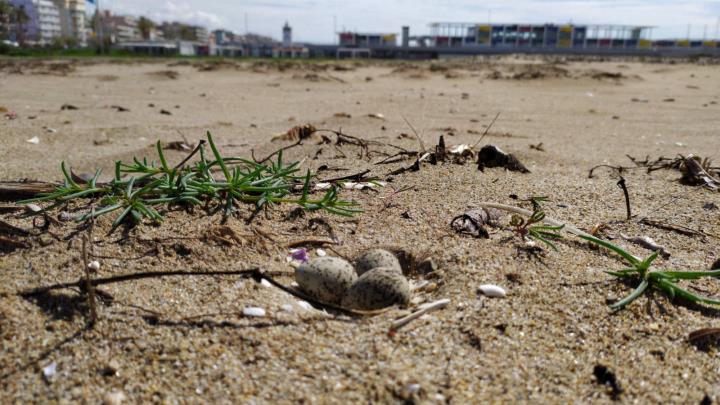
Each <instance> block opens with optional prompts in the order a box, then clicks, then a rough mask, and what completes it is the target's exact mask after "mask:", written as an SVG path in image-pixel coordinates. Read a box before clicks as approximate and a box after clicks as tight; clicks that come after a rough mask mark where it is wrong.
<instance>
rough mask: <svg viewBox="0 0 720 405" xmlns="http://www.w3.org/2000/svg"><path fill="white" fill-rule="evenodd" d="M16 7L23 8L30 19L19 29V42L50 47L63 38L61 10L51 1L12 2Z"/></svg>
mask: <svg viewBox="0 0 720 405" xmlns="http://www.w3.org/2000/svg"><path fill="white" fill-rule="evenodd" d="M10 4H12V5H13V6H14V7H17V8H22V9H24V10H25V14H26V15H27V17H28V19H27V22H26V23H24V24H23V25H21V26H19V27H17V28H18V29H17V31H18V33H17V38H16V40H17V41H19V42H25V43H29V44H36V45H49V44H52V43H53V42H54V41H56V40H57V39H58V38H60V37H61V36H62V28H61V25H60V9H59V8H58V6H57V5H56V4H55V3H53V2H52V1H50V0H11V1H10Z"/></svg>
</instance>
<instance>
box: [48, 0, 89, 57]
mask: <svg viewBox="0 0 720 405" xmlns="http://www.w3.org/2000/svg"><path fill="white" fill-rule="evenodd" d="M54 1H55V4H56V5H57V6H58V9H59V10H60V26H61V28H62V36H63V37H65V38H73V39H75V40H76V41H77V43H78V45H80V46H85V45H87V30H86V29H85V25H86V23H85V20H86V17H85V1H86V0H54Z"/></svg>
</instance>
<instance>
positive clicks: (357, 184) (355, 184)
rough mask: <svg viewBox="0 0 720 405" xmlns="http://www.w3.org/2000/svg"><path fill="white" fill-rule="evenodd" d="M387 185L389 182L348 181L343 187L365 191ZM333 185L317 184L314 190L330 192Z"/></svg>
mask: <svg viewBox="0 0 720 405" xmlns="http://www.w3.org/2000/svg"><path fill="white" fill-rule="evenodd" d="M386 185H387V182H384V181H372V182H370V181H363V182H354V181H346V182H343V183H342V187H343V188H344V189H345V190H363V189H366V188H375V187H385V186H386ZM332 186H333V183H317V184H315V187H314V189H315V190H316V191H321V190H329V189H330V188H332Z"/></svg>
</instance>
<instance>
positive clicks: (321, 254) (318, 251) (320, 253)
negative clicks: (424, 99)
mask: <svg viewBox="0 0 720 405" xmlns="http://www.w3.org/2000/svg"><path fill="white" fill-rule="evenodd" d="M315 254H316V255H318V257H325V256H327V252H326V251H325V250H324V249H320V248H318V249H315Z"/></svg>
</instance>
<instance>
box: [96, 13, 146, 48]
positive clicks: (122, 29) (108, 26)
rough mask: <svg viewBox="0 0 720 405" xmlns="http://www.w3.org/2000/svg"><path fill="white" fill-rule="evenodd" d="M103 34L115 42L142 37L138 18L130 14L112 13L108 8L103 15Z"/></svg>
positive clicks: (111, 41)
mask: <svg viewBox="0 0 720 405" xmlns="http://www.w3.org/2000/svg"><path fill="white" fill-rule="evenodd" d="M102 35H103V36H105V37H106V38H110V43H113V44H117V43H122V42H130V41H137V40H140V39H141V38H142V35H141V34H140V29H139V28H138V19H137V18H135V17H133V16H129V15H112V14H111V13H110V11H107V10H105V11H104V12H103V15H102Z"/></svg>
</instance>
